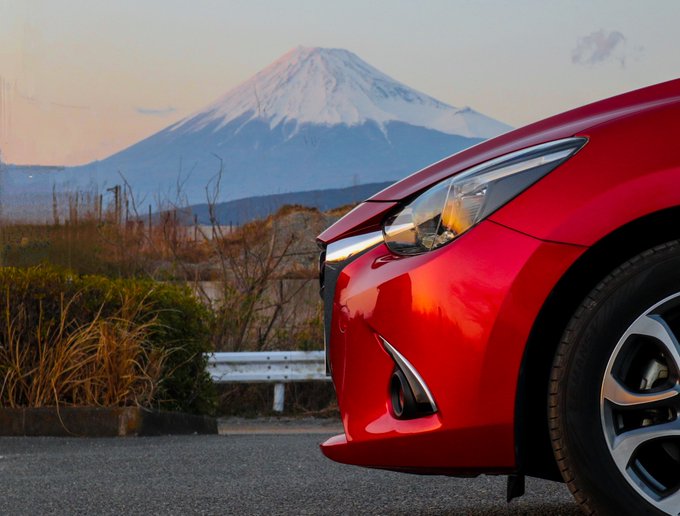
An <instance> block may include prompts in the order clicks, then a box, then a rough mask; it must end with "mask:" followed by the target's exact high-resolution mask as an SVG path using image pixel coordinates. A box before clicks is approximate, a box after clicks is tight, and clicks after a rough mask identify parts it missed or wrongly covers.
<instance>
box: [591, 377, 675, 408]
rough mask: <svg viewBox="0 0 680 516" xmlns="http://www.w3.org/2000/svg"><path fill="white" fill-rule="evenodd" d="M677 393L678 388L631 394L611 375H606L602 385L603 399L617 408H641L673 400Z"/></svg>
mask: <svg viewBox="0 0 680 516" xmlns="http://www.w3.org/2000/svg"><path fill="white" fill-rule="evenodd" d="M678 393H679V391H678V386H674V387H673V388H672V389H665V390H663V391H659V392H633V391H631V390H629V389H628V388H627V387H626V386H624V385H622V384H621V382H619V381H618V380H617V379H616V378H614V376H612V374H611V373H608V374H607V376H606V377H605V379H604V384H603V385H602V395H603V396H604V398H605V399H607V400H609V401H611V402H612V403H614V404H615V405H618V406H619V407H635V408H642V406H644V405H646V406H649V405H653V404H655V403H659V402H662V401H665V400H668V399H670V398H674V397H675V396H677V395H678Z"/></svg>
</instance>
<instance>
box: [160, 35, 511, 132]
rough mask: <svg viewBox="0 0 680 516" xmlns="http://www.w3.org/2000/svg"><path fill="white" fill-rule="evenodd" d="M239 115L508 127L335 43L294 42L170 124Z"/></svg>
mask: <svg viewBox="0 0 680 516" xmlns="http://www.w3.org/2000/svg"><path fill="white" fill-rule="evenodd" d="M244 116H245V117H246V121H247V120H252V119H261V120H266V121H268V122H269V125H270V127H272V128H273V127H276V126H277V125H279V124H280V123H285V122H295V123H297V124H305V123H310V124H320V125H336V124H345V125H348V126H355V125H360V124H363V123H365V122H367V121H373V122H376V123H377V124H378V125H379V126H381V127H384V124H386V123H387V122H392V121H397V122H404V123H407V124H411V125H415V126H420V127H426V128H429V129H434V130H437V131H441V132H443V133H447V134H456V135H461V136H466V137H476V138H489V137H492V136H496V135H497V134H500V133H502V132H505V131H507V130H508V129H509V126H507V125H505V124H503V123H501V122H498V121H496V120H493V119H491V118H489V117H486V116H484V115H482V114H481V113H478V112H476V111H474V110H472V109H470V108H463V109H458V108H455V107H453V106H450V105H448V104H445V103H443V102H440V101H438V100H436V99H434V98H432V97H430V96H428V95H425V94H424V93H421V92H419V91H417V90H414V89H412V88H410V87H408V86H406V85H405V84H402V83H400V82H398V81H396V80H394V79H392V78H391V77H389V76H387V75H385V74H384V73H382V72H381V71H380V70H377V69H376V68H374V67H373V66H371V65H369V64H368V63H366V62H365V61H363V60H362V59H361V58H359V57H358V56H357V55H356V54H354V53H352V52H350V51H348V50H344V49H336V48H317V47H297V48H294V49H293V50H291V51H290V52H288V53H286V54H284V55H283V56H282V57H280V58H279V59H277V60H276V61H274V62H273V63H272V64H271V65H269V66H268V67H266V68H265V69H263V70H262V71H260V72H258V73H257V74H255V75H254V76H253V77H252V78H250V79H249V80H247V81H246V82H244V83H242V84H241V85H239V86H237V87H236V88H234V89H232V90H231V91H230V92H228V93H227V94H226V95H224V96H223V97H221V98H219V99H218V100H217V101H215V102H214V103H212V104H210V105H209V106H208V107H207V108H205V109H203V110H201V111H200V112H199V113H196V114H194V115H192V116H190V117H188V118H186V119H184V120H183V121H181V122H179V123H178V124H177V125H175V126H174V127H173V130H177V129H179V128H180V127H183V128H184V130H188V131H195V130H200V129H202V128H204V127H205V126H206V125H208V124H212V123H214V122H216V121H217V122H218V125H217V127H216V129H218V128H220V127H223V126H225V125H226V124H228V123H229V122H231V121H233V120H235V119H237V118H241V117H244Z"/></svg>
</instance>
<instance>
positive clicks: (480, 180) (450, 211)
mask: <svg viewBox="0 0 680 516" xmlns="http://www.w3.org/2000/svg"><path fill="white" fill-rule="evenodd" d="M586 141H587V140H586V139H585V138H566V139H563V140H557V141H554V142H550V143H543V144H541V145H536V146H534V147H529V148H527V149H523V150H520V151H517V152H513V153H510V154H506V155H504V156H501V157H500V158H496V159H493V160H491V161H487V162H485V163H482V164H481V165H477V166H475V167H473V168H471V169H469V170H466V171H464V172H461V173H460V174H458V175H455V176H453V177H450V178H448V179H445V180H444V181H442V182H440V183H437V184H436V185H434V186H432V187H430V188H429V189H428V190H426V191H425V192H423V193H421V194H420V195H418V197H416V198H415V199H413V200H411V201H410V202H409V203H408V204H405V205H402V206H401V207H400V208H399V209H398V210H397V211H396V212H395V213H393V214H392V215H391V216H390V217H389V218H388V219H387V220H386V221H385V224H384V225H383V234H384V239H385V243H386V244H387V247H389V248H390V249H391V250H392V251H394V252H395V253H399V254H406V255H412V254H420V253H424V252H426V251H432V250H433V249H437V248H439V247H441V246H443V245H444V244H447V243H448V242H451V241H452V240H454V239H455V238H456V237H458V236H459V235H461V234H463V233H465V232H466V231H467V230H468V229H470V228H471V227H473V226H474V225H475V224H477V223H478V222H480V221H481V220H483V219H485V218H486V217H488V216H489V215H491V214H492V213H493V212H494V211H496V210H497V209H498V208H500V207H501V206H503V205H504V204H505V203H507V202H508V201H510V200H511V199H513V198H514V197H516V196H517V195H518V194H519V193H521V192H522V191H524V190H525V189H526V188H528V187H529V186H531V185H532V184H533V183H535V182H536V181H538V180H539V179H540V178H541V177H543V176H544V175H546V174H547V173H548V172H550V171H551V170H554V169H555V168H557V167H558V166H559V165H560V164H562V163H564V161H566V160H567V159H569V158H570V157H571V156H572V155H574V154H575V153H576V152H577V151H578V150H579V149H581V147H583V146H584V145H585V143H586Z"/></svg>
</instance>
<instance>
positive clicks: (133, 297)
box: [0, 266, 215, 413]
mask: <svg viewBox="0 0 680 516" xmlns="http://www.w3.org/2000/svg"><path fill="white" fill-rule="evenodd" d="M65 304H67V305H68V307H67V308H68V310H67V313H68V318H67V320H66V321H64V315H63V314H64V313H65V308H64V306H65ZM129 306H138V307H139V306H143V307H144V309H143V310H131V313H129V314H126V313H125V311H126V309H127V308H126V307H129ZM121 315H122V316H123V317H124V318H127V317H129V318H130V319H131V320H132V322H134V323H136V324H140V325H148V327H150V328H151V331H150V332H148V335H146V336H145V342H146V343H147V345H148V346H149V347H150V348H151V349H150V351H153V350H156V351H161V352H163V354H164V357H165V358H164V360H163V366H162V367H163V369H162V372H161V375H160V381H159V382H158V388H157V389H155V394H154V398H153V400H150V401H149V402H148V403H147V405H148V406H151V407H153V408H159V409H165V410H179V411H185V412H191V413H212V412H213V411H214V408H215V390H214V386H213V384H212V382H211V381H210V378H209V376H208V374H207V373H206V370H205V367H206V359H205V358H204V355H203V353H205V352H207V351H210V335H209V327H210V314H209V312H208V311H207V310H206V308H205V307H204V306H203V305H202V304H201V303H200V302H199V301H198V300H197V299H196V298H195V297H194V296H193V294H192V292H191V291H190V289H189V288H188V287H185V286H178V285H174V284H169V283H159V282H155V281H152V280H146V279H109V278H106V277H103V276H78V275H75V274H73V273H70V272H68V271H64V270H60V269H56V268H52V267H46V266H39V267H32V268H28V269H19V268H12V267H4V268H0V316H1V317H2V318H3V324H4V326H5V328H4V331H3V332H0V338H1V339H2V340H3V342H0V346H7V345H8V341H9V340H11V336H10V335H8V328H9V327H20V328H21V330H22V331H21V335H20V337H21V338H20V339H17V342H19V343H20V345H21V346H22V347H24V348H25V349H26V350H31V349H32V350H33V352H34V353H35V349H39V345H40V343H41V342H44V341H45V334H46V333H50V332H51V333H54V331H55V328H59V326H60V325H64V323H66V326H67V328H66V332H67V333H68V332H69V331H70V332H75V331H76V330H77V329H78V328H83V327H85V326H86V325H88V324H90V323H91V322H92V321H94V320H97V319H98V318H104V319H105V318H107V317H109V318H114V319H115V318H120V317H121ZM3 368H4V370H6V368H7V364H0V371H2V370H3ZM3 376H5V375H3Z"/></svg>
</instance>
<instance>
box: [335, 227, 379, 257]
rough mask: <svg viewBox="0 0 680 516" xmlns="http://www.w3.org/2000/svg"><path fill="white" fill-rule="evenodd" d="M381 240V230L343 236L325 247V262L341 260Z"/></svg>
mask: <svg viewBox="0 0 680 516" xmlns="http://www.w3.org/2000/svg"><path fill="white" fill-rule="evenodd" d="M382 241H383V232H382V231H373V232H372V233H366V234H364V235H357V236H353V237H348V238H343V239H342V240H338V241H337V242H332V243H330V244H328V247H326V262H331V263H332V262H342V261H344V260H347V259H348V258H350V257H351V256H354V255H355V254H357V253H360V252H361V251H365V250H366V249H368V248H369V247H373V246H374V245H376V244H379V243H380V242H382Z"/></svg>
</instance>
